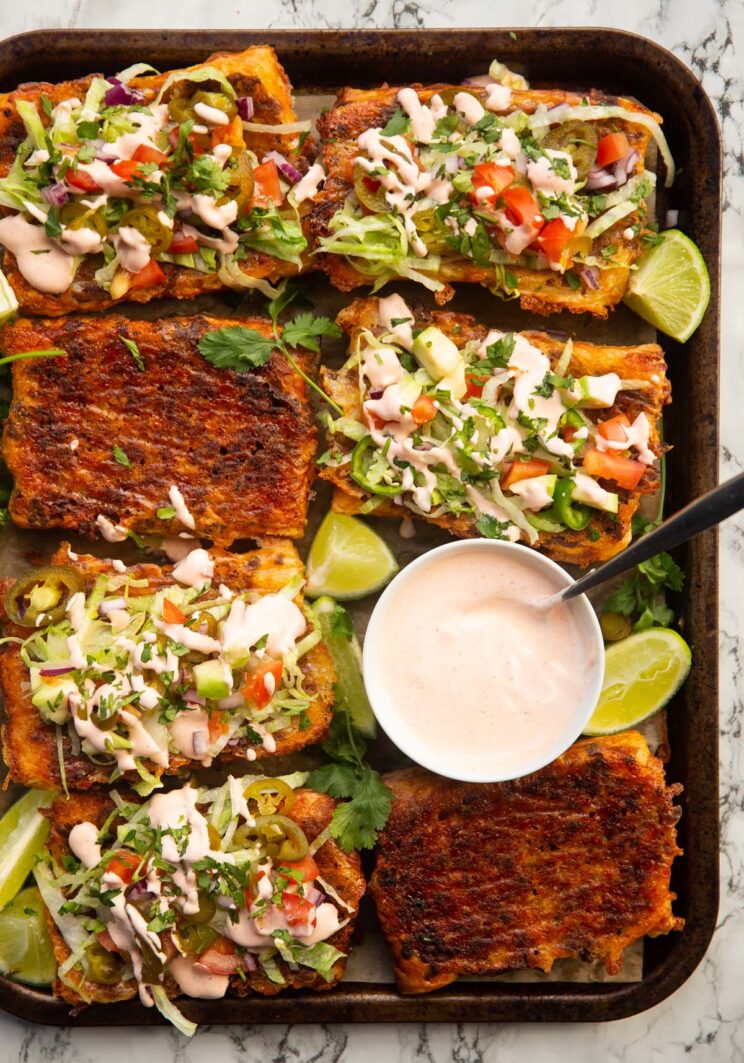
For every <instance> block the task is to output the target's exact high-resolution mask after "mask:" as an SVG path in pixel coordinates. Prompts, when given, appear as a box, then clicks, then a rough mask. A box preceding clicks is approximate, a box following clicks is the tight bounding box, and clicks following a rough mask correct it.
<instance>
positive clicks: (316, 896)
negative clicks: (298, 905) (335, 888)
mask: <svg viewBox="0 0 744 1063" xmlns="http://www.w3.org/2000/svg"><path fill="white" fill-rule="evenodd" d="M325 899H326V896H325V893H323V891H322V890H319V889H318V887H317V886H311V887H310V889H309V890H308V891H307V893H306V894H305V900H306V901H309V902H310V904H314V905H315V907H316V908H317V907H318V905H319V904H322V903H323V901H324V900H325Z"/></svg>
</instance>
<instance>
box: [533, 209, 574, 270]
mask: <svg viewBox="0 0 744 1063" xmlns="http://www.w3.org/2000/svg"><path fill="white" fill-rule="evenodd" d="M572 236H573V232H572V230H571V229H569V228H568V226H567V225H566V224H565V222H564V221H563V220H562V219H561V218H555V219H554V220H553V221H549V222H548V224H547V225H546V226H545V228H544V229H543V230H542V232H541V233H540V235H539V236H538V238H537V244H538V247H539V248H540V250H541V251H542V252H543V254H544V255H547V257H548V261H549V262H551V263H559V262H561V259H562V256H563V252H564V251H565V249H566V245H567V244H568V242H569V240H570V239H571V237H572ZM569 260H570V256H569ZM564 265H568V262H566V263H564Z"/></svg>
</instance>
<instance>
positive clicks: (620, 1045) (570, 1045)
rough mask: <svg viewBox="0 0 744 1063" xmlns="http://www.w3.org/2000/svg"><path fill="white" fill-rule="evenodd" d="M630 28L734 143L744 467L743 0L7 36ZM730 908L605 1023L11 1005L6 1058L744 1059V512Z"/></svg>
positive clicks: (729, 696)
mask: <svg viewBox="0 0 744 1063" xmlns="http://www.w3.org/2000/svg"><path fill="white" fill-rule="evenodd" d="M512 22H516V24H518V25H522V26H530V25H532V26H562V25H571V24H584V25H587V24H591V25H599V26H601V25H606V26H616V27H619V28H622V29H629V30H634V31H636V32H638V33H642V34H645V35H647V36H649V37H652V38H653V39H655V40H657V41H659V42H660V43H661V44H664V45H665V46H666V47H668V48H671V49H672V50H673V51H674V52H676V54H677V55H678V56H680V58H682V59H683V60H684V61H685V62H687V63H688V64H689V65H690V66H691V67H692V69H693V70H694V71H695V73H696V74H697V75H698V76H700V77H701V78H702V81H703V85H704V86H705V88H706V90H707V91H708V93H709V94H710V95H711V97H712V98H713V100H714V102H715V104H716V106H717V108H718V113H719V116H720V119H721V122H722V127H723V136H724V146H725V158H724V167H725V177H724V204H725V219H724V263H723V335H722V348H721V349H722V379H723V382H724V387H723V389H722V397H721V417H722V444H723V445H722V453H721V475H722V476H728V475H731V474H733V473H734V472H737V471H740V470H742V469H744V427H742V419H741V410H742V407H744V317H742V314H741V292H742V288H744V156H743V155H742V147H743V145H742V139H743V131H744V3H742V0H723V2H715V0H623V2H622V3H617V0H590V2H589V3H581V2H580V0H523V2H522V3H521V4H520V5H519V6H518V7H517V6H515V5H511V4H510V5H505V4H497V3H495V2H494V0H346V2H343V0H262V2H261V3H258V2H257V0H157V2H153V0H34V2H33V3H29V2H28V0H26V3H17V2H14V0H0V36H1V37H5V36H9V35H10V34H13V33H19V32H21V31H23V30H30V29H35V28H38V27H55V26H71V27H75V26H77V27H93V26H119V27H121V26H152V27H159V26H169V27H172V26H178V27H183V28H190V27H210V26H215V27H231V26H235V27H269V26H272V27H277V28H278V27H338V26H343V27H348V26H357V27H376V26H380V27H383V26H398V27H416V26H427V27H436V26H443V27H447V26H478V25H480V26H486V25H494V24H495V25H510V24H512ZM721 588H722V600H721V668H722V673H721V680H722V683H721V695H722V697H721V817H722V828H723V847H722V853H721V881H722V893H721V908H720V922H719V929H718V932H717V934H716V937H715V939H714V942H713V945H712V948H711V949H710V951H709V953H708V955H707V957H706V959H705V960H704V962H703V963H702V965H701V966H700V967H699V969H698V970H697V971H696V972H695V974H694V975H693V976H692V977H691V978H690V980H689V981H688V982H687V983H686V984H685V985H684V986H683V987H682V988H681V989H680V990H679V991H678V992H677V993H676V994H675V995H674V996H673V997H672V998H671V999H670V1000H667V1001H665V1002H664V1003H662V1004H660V1005H659V1006H657V1007H656V1008H654V1009H652V1010H651V1011H649V1012H646V1013H645V1014H642V1015H638V1016H636V1017H634V1018H631V1019H626V1020H623V1021H620V1022H616V1023H611V1024H604V1025H591V1026H558V1025H535V1026H532V1027H529V1026H526V1025H516V1024H503V1025H486V1024H482V1025H477V1026H476V1025H466V1026H452V1025H445V1026H437V1025H426V1026H424V1025H420V1026H400V1027H395V1026H384V1025H375V1026H345V1027H343V1026H323V1027H321V1026H317V1025H316V1026H312V1025H307V1026H295V1027H290V1028H286V1027H268V1026H267V1027H245V1028H242V1029H241V1028H234V1029H219V1028H214V1029H204V1030H202V1031H201V1032H200V1033H199V1034H198V1035H197V1036H196V1037H195V1038H194V1040H193V1041H192V1042H190V1043H186V1042H185V1041H184V1039H183V1038H180V1037H179V1035H177V1034H175V1033H174V1032H172V1031H169V1030H165V1029H156V1030H146V1031H142V1030H140V1031H136V1030H135V1031H132V1032H128V1031H125V1030H114V1031H111V1032H105V1031H102V1032H101V1031H92V1030H75V1031H69V1030H55V1029H45V1028H42V1027H34V1026H31V1025H28V1024H25V1023H22V1022H18V1021H17V1020H15V1019H12V1018H9V1017H6V1016H3V1015H0V1059H2V1060H3V1061H7V1063H10V1061H15V1060H17V1061H19V1063H20V1061H23V1063H52V1061H54V1063H78V1061H79V1063H99V1061H102V1060H105V1061H106V1063H128V1061H129V1060H130V1059H132V1058H143V1057H144V1056H145V1053H147V1058H148V1059H149V1060H152V1063H166V1061H167V1060H171V1059H175V1060H178V1061H179V1063H207V1061H209V1063H216V1061H219V1063H232V1061H238V1060H240V1061H243V1063H253V1061H254V1060H255V1061H258V1060H261V1061H266V1063H269V1061H271V1063H311V1061H312V1063H340V1061H344V1063H379V1061H380V1060H383V1059H385V1060H389V1061H390V1063H392V1061H393V1060H399V1061H401V1063H403V1061H405V1063H409V1061H413V1060H423V1061H425V1063H447V1061H449V1060H453V1061H456V1063H517V1061H519V1063H523V1061H527V1063H559V1061H560V1063H563V1061H567V1060H570V1061H571V1063H677V1061H678V1060H682V1059H686V1060H689V1061H690V1063H698V1061H699V1060H705V1061H706V1063H735V1061H741V1060H744V951H743V950H742V940H744V753H743V752H742V748H743V747H742V742H741V730H742V711H743V710H742V703H743V702H744V669H743V667H742V659H741V656H740V653H741V651H740V646H741V639H742V635H743V634H744V607H743V606H742V603H743V602H744V519H740V520H738V521H731V522H730V523H729V524H728V525H727V526H726V527H725V528H724V530H723V532H722V556H721Z"/></svg>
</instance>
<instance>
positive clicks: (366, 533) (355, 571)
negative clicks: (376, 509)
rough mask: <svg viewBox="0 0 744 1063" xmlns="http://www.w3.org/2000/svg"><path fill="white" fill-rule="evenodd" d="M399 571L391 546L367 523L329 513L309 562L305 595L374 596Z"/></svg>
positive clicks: (319, 531) (348, 598) (317, 534)
mask: <svg viewBox="0 0 744 1063" xmlns="http://www.w3.org/2000/svg"><path fill="white" fill-rule="evenodd" d="M397 571H398V562H397V561H396V560H395V557H394V556H393V554H392V552H391V550H390V548H389V547H388V545H387V543H385V542H384V540H383V539H381V538H380V536H379V535H378V534H377V533H376V532H374V531H372V529H371V528H369V527H368V526H367V525H366V524H365V523H364V522H363V521H361V520H358V519H357V518H356V517H349V516H347V515H346V514H344V513H333V512H330V513H327V514H326V516H325V517H324V518H323V522H322V523H321V525H320V527H319V528H318V531H317V532H316V534H315V538H314V539H313V542H312V546H311V547H310V553H309V554H308V559H307V584H306V585H305V593H306V594H307V595H308V596H309V597H310V598H319V597H321V596H322V595H328V596H330V597H331V598H337V599H339V600H342V601H343V600H346V601H348V600H350V599H353V598H363V597H365V596H366V595H368V594H374V592H375V591H378V590H380V589H381V588H382V587H384V586H385V584H386V583H387V582H388V581H389V580H391V579H392V577H393V576H394V575H395V573H396V572H397Z"/></svg>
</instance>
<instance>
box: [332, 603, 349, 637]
mask: <svg viewBox="0 0 744 1063" xmlns="http://www.w3.org/2000/svg"><path fill="white" fill-rule="evenodd" d="M328 623H329V625H330V628H331V632H332V634H334V635H337V636H338V637H339V638H342V639H346V641H347V642H351V640H352V639H353V637H354V628H353V627H352V625H351V620H350V618H349V614H348V613H347V612H346V610H345V609H344V607H343V606H342V605H339V604H338V602H335V603H334V605H333V610H332V612H331V613H330V615H329V617H328Z"/></svg>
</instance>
